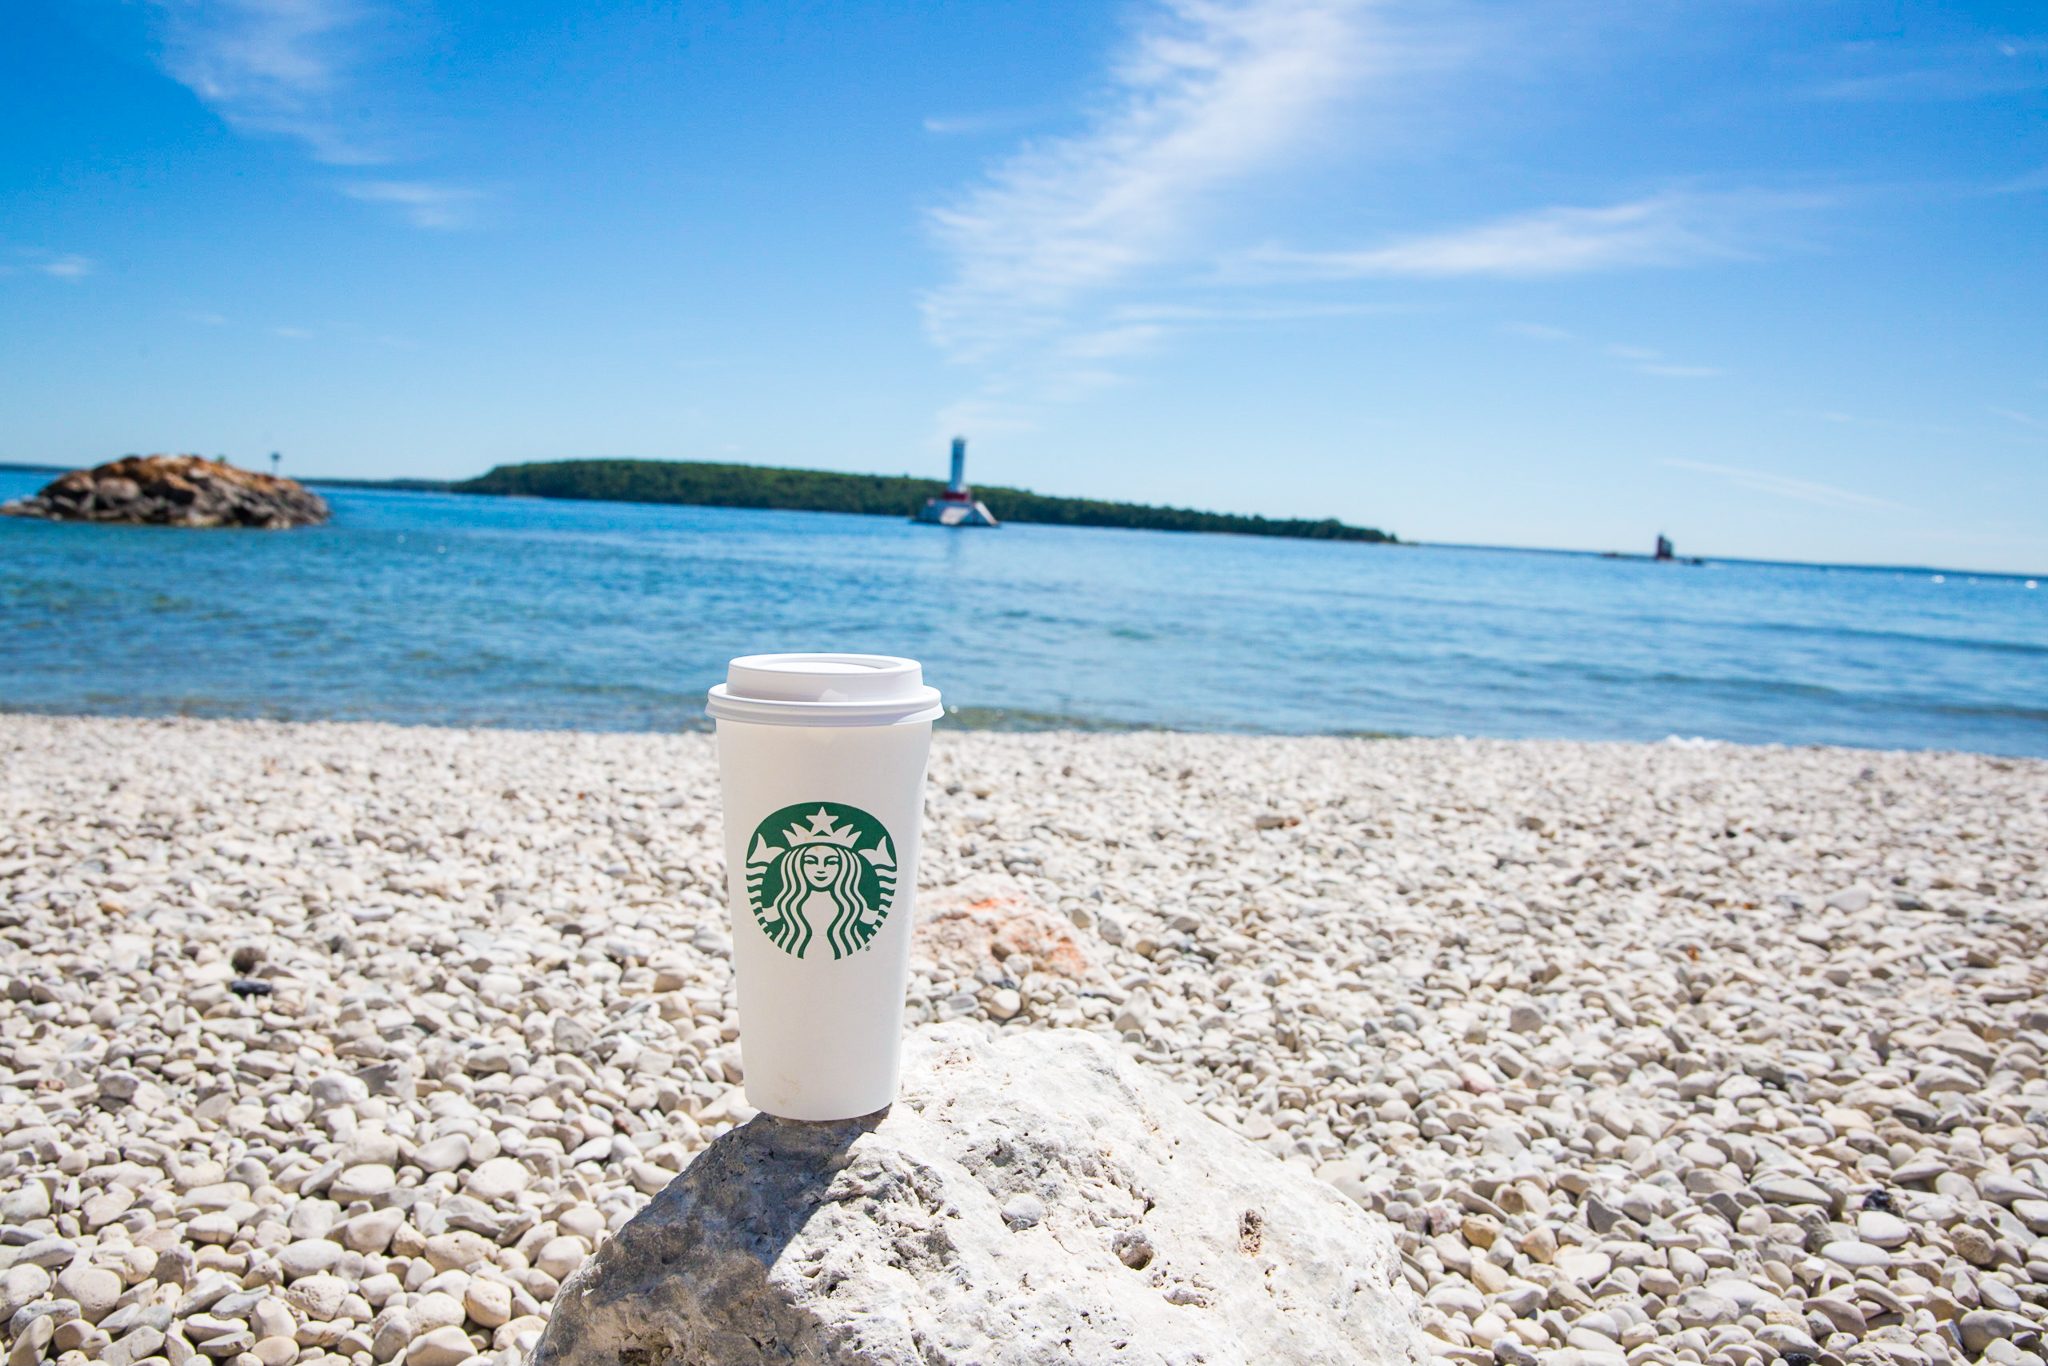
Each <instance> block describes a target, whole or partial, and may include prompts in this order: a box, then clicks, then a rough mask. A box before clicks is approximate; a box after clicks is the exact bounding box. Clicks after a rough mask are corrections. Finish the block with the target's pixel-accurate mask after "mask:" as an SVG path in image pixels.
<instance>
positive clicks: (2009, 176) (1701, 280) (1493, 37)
mask: <svg viewBox="0 0 2048 1366" xmlns="http://www.w3.org/2000/svg"><path fill="white" fill-rule="evenodd" d="M9 30H10V36H9V41H8V42H7V43H6V44H5V45H0V121H4V126H5V128H6V129H7V134H6V136H5V137H4V138H0V460H16V461H37V462H53V463H64V464H72V463H87V462H93V461H97V460H101V459H105V458H109V457H111V456H113V455H117V454H120V453H123V452H127V451H149V450H188V449H189V450H198V451H203V452H207V453H215V452H224V453H226V454H228V455H229V456H230V457H231V458H235V459H238V460H242V461H245V462H248V463H258V462H260V461H261V460H262V459H263V458H264V457H265V456H266V455H267V453H268V452H269V451H271V450H273V449H277V450H282V451H283V452H284V453H285V457H286V462H287V463H286V468H287V470H290V471H296V472H299V473H302V474H334V475H374V476H384V475H420V476H440V475H462V474H467V473H471V472H475V471H480V470H482V469H484V468H486V467H488V466H489V465H491V464H494V463H497V462H500V461H510V460H524V459H537V458H565V457H574V456H596V455H636V456H648V457H659V458H676V459H728V460H744V461H752V462H759V463H766V464H788V465H804V466H813V467H821V468H831V469H847V470H880V471H887V472H898V471H905V470H915V471H922V472H933V473H936V472H938V471H939V470H940V469H941V466H942V464H943V459H944V439H945V438H946V437H947V436H949V435H951V434H952V433H953V432H954V431H956V430H957V431H961V432H964V433H966V434H967V435H968V436H969V437H970V439H971V441H972V447H971V449H972V461H971V466H970V470H971V473H972V474H973V475H974V476H975V477H977V478H979V479H981V480H984V481H986V482H989V483H1014V484H1021V485H1025V486H1029V487H1033V488H1038V489H1041V490H1044V491H1046V492H1054V493H1074V494H1091V495H1098V496H1104V497H1116V498H1136V499H1142V500H1146V501H1154V502H1171V503H1179V504H1189V505H1195V506H1204V507H1215V508H1221V509H1228V510H1239V511H1260V512H1266V513H1272V514H1282V515H1327V514H1333V515H1337V516H1341V517H1344V518H1346V519H1348V520H1353V521H1358V522H1364V523H1369V524H1372V525H1378V526H1384V527H1388V528H1390V529H1392V530H1394V531H1396V532H1398V533H1399V534H1401V535H1403V536H1404V537H1409V538H1415V539H1428V540H1447V541H1476V542H1493V543H1503V544H1514V545H1536V546H1568V547H1588V548H1610V547H1612V548H1626V549H1644V548H1647V545H1648V543H1649V541H1650V539H1651V537H1652V536H1653V535H1654V534H1655V533H1656V532H1658V531H1660V530H1662V531H1664V532H1667V533H1668V534H1670V535H1671V536H1673V537H1674V538H1675V539H1676V540H1677V541H1678V543H1679V546H1680V549H1681V550H1683V551H1689V552H1697V553H1701V554H1709V555H1749V556H1763V557H1773V558H1795V559H1818V560H1841V561H1864V562H1870V561H1878V562H1889V563H1899V562H1907V563H1923V564H1946V565H1956V566H1962V567H1973V568H1987V569H2006V570H2020V571H2040V570H2043V569H2048V327H2044V326H2043V322H2042V320H2043V318H2048V224H2044V210H2048V121H2044V118H2043V115H2044V113H2048V19H2044V15H2043V12H2042V11H2041V9H2040V8H2039V7H2038V5H2028V4H2012V5H2004V6H2000V5H1988V4H1984V5H1968V4H1947V5H1933V4H1928V5H1878V4H1812V3H1789V2H1787V3H1761V2H1758V3H1722V4H1708V5H1700V4H1681V3H1662V2H1661V0H1643V2H1642V3H1631V4H1628V5H1613V4H1605V3H1548V2H1547V0H1535V2H1532V3H1525V4H1472V3H1462V2H1461V0H1447V2H1446V3H1426V4H1425V3H1412V4H1411V3H1403V2H1402V0H1386V2H1385V3H1378V4H1368V3H1353V2H1352V0H1240V2H1238V3H1214V4H1212V3H1207V2H1206V0H1179V2H1177V3H1158V2H1157V0H1153V2H1151V3H1135V4H1129V5H1122V6H1114V5H1107V6H1106V5H1067V4H1061V3H1055V2H1054V0H1032V3H1029V4H1006V3H978V4H975V5H967V6H962V5H938V4H891V5H879V4H876V5H825V4H805V5H788V6H782V5H775V6H771V5H765V4H748V5H738V6H711V5H692V6H679V7H654V6H619V7H595V6H579V5H576V4H573V3H570V4H560V3H550V4H537V3H505V4H498V5H492V6H476V5H466V6H451V5H436V4H415V5H407V6H404V7H398V6H380V5H378V4H374V3H371V0H224V2H221V0H217V2H215V3H207V4H196V3H184V2H183V0H177V2H171V3H128V4H114V3H95V2H94V0H77V2H76V3H62V4H38V3H33V0H32V3H30V4H29V5H27V6H26V7H16V8H15V9H14V10H13V11H12V12H11V14H10V19H9Z"/></svg>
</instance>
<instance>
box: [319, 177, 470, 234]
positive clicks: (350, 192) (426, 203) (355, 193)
mask: <svg viewBox="0 0 2048 1366" xmlns="http://www.w3.org/2000/svg"><path fill="white" fill-rule="evenodd" d="M341 192H342V193H343V194H345V195H347V196H348V197H349V198H350V199H359V200H361V201H363V202H364V203H366V204H389V205H391V206H392V207H393V208H395V209H397V210H398V212H400V213H401V214H403V215H404V216H405V219H406V221H407V222H409V223H411V224H412V225H413V226H414V227H416V228H440V229H450V228H461V227H467V226H468V225H469V223H470V221H471V215H472V214H473V212H474V210H475V208H476V204H477V201H478V200H479V199H480V198H482V196H481V195H480V194H479V193H478V192H477V191H475V190H471V189H465V188H463V187H461V186H456V185H436V184H434V183H432V182H430V181H424V180H368V181H357V182H355V183H353V184H348V185H344V186H342V187H341Z"/></svg>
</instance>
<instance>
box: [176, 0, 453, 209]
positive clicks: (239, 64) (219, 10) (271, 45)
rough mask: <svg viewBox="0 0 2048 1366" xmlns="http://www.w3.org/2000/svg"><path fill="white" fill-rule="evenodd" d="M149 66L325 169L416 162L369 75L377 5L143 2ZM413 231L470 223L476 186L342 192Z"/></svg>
mask: <svg viewBox="0 0 2048 1366" xmlns="http://www.w3.org/2000/svg"><path fill="white" fill-rule="evenodd" d="M149 2H150V12H151V14H152V15H153V16H154V18H155V20H156V30H157V35H158V47H159V51H158V55H157V60H158V63H159V65H161V66H162V68H163V69H164V71H165V73H166V74H168V75H169V76H170V77H171V78H172V79H174V80H176V81H178V82H180V83H181V84H183V85H185V86H187V87H188V88H190V89H191V91H192V92H193V93H194V94H195V95H197V96H198V97H199V98H200V99H201V100H202V101H204V102H205V104H206V106H207V107H208V108H209V109H211V110H213V112H214V113H215V114H217V115H219V117H220V118H221V120H222V121H223V122H225V123H226V124H227V125H228V126H229V127H231V128H234V129H236V130H238V131H240V132H243V133H247V134H251V135H254V136H259V137H275V138H284V139H287V140H289V141H292V142H296V143H298V144H299V145H301V146H302V147H304V148H305V149H306V151H307V153H308V154H309V155H311V156H312V158H313V159H314V160H315V161H318V162H322V163H324V164H328V165H334V166H391V165H396V164H398V163H400V162H402V161H404V160H406V159H408V158H411V157H414V156H416V155H417V154H416V152H415V151H414V150H413V149H412V148H411V147H410V146H409V143H410V142H411V138H410V137H409V136H408V135H407V134H406V133H404V132H403V131H402V130H400V129H399V128H398V127H397V126H396V124H395V122H394V120H393V119H392V118H391V117H390V115H389V111H388V109H386V108H385V107H384V106H385V104H386V103H387V102H386V101H385V100H383V99H381V98H380V96H379V92H378V91H377V90H376V89H375V88H374V86H373V84H372V83H371V82H370V81H369V80H368V79H367V76H366V73H367V72H369V71H371V70H374V67H373V65H372V59H373V58H374V57H375V56H376V55H377V53H376V51H375V48H376V47H377V46H378V45H379V44H380V42H383V41H388V40H387V39H385V38H384V37H383V35H385V34H386V33H387V32H388V31H389V30H390V28H391V27H392V24H391V21H392V19H393V16H392V15H390V14H388V13H386V12H385V11H384V10H383V9H382V8H380V6H379V3H378V0H149ZM340 188H341V190H342V193H344V194H347V195H348V196H349V197H350V198H353V199H358V200H362V201H365V202H368V203H375V204H385V205H389V206H390V207H391V208H393V209H395V210H396V211H397V212H398V213H399V214H400V215H401V216H402V217H403V218H404V219H405V220H406V221H407V222H409V223H411V224H413V225H414V226H415V227H422V228H438V229H446V228H454V227H460V226H463V225H464V224H465V223H467V222H468V221H469V216H470V213H471V210H472V209H473V207H474V204H475V202H476V201H477V200H478V199H480V198H481V196H480V194H479V193H478V192H477V191H475V190H469V189H461V188H458V187H455V186H450V185H443V184H431V183H428V182H425V181H420V180H413V179H400V178H395V177H394V178H391V179H384V180H374V181H367V182H358V183H351V184H345V185H343V186H341V187H340Z"/></svg>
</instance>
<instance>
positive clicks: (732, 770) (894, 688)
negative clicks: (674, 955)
mask: <svg viewBox="0 0 2048 1366" xmlns="http://www.w3.org/2000/svg"><path fill="white" fill-rule="evenodd" d="M707 710H708V711H709V712H710V713H711V716H712V717H713V718H714V719H715V720H716V721H717V722H718V772H719V779H720V783H721V785H722V787H723V789H724V794H725V862H726V871H727V878H726V887H727V896H728V898H729V900H730V904H731V907H732V922H733V966H734V970H735V972H736V973H737V974H738V976H739V1005H740V1061H741V1063H742V1064H743V1065H744V1067H745V1069H746V1074H747V1082H746V1085H747V1103H748V1104H750V1105H753V1106H754V1107H755V1108H757V1109H760V1110H765V1111H767V1112H768V1113H769V1114H771V1115H779V1116H781V1117H782V1118H784V1119H808V1120H829V1119H851V1118H853V1117H855V1116H857V1115H866V1114H872V1113H873V1112H874V1111H876V1110H879V1109H882V1108H883V1107H884V1106H886V1105H888V1104H890V1103H891V1102H892V1101H894V1100H895V1099H896V1080H897V1072H898V1067H899V1064H900V1061H901V1053H902V1041H903V996H904V989H905V986H906V984H907V981H908V978H909V971H910V932H911V926H912V922H913V920H914V919H915V915H916V902H917V845H918V823H919V820H920V818H921V816H922V815H923V811H924V775H925V761H926V758H927V756H928V755H929V752H930V750H931V737H932V722H933V721H934V720H936V719H937V718H938V717H939V716H940V714H941V712H940V708H939V694H938V691H937V690H936V689H934V688H929V687H926V686H925V683H924V671H923V669H921V668H920V667H919V665H918V663H917V661H916V660H912V659H897V658H894V657H891V656H888V655H843V654H786V655H748V656H745V657H744V658H741V659H735V660H734V661H732V664H731V666H730V667H729V669H728V670H727V673H726V681H725V682H724V683H722V684H720V685H718V686H717V687H715V688H713V689H712V690H711V701H710V705H709V707H708V708H707Z"/></svg>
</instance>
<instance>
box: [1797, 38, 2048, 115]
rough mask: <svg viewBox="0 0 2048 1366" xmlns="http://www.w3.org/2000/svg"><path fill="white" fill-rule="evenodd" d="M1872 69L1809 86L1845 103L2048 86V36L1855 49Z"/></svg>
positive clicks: (1969, 96) (1976, 95)
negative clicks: (1938, 45) (1944, 44)
mask: <svg viewBox="0 0 2048 1366" xmlns="http://www.w3.org/2000/svg"><path fill="white" fill-rule="evenodd" d="M1852 55H1853V56H1854V58H1855V59H1856V60H1857V61H1858V62H1859V63H1860V64H1862V65H1864V66H1865V67H1866V68H1869V69H1865V70H1863V71H1860V72H1857V73H1856V74H1854V75H1844V76H1838V77H1835V78H1832V79H1828V80H1824V81H1821V82H1819V83H1818V84H1816V85H1814V86H1812V87H1811V88H1810V89H1808V90H1807V92H1806V93H1807V94H1808V95H1809V96H1810V97H1812V98H1814V99H1821V100H1843V101H1855V102H1866V101H1880V100H1886V101H1891V100H1925V101H1942V100H1979V99H1993V98H1997V97H1999V96H2003V95H2022V94H2028V93H2031V92H2033V91H2037V90H2043V89H2048V40H2044V39H2041V38H2002V39H1994V38H1984V39H1980V40H1977V41H1975V42H1970V43H1958V44H1950V45H1947V46H1944V47H1936V48H1921V49H1915V48H1910V47H1905V46H1903V45H1899V46H1894V47H1878V46H1872V47H1868V48H1858V49H1855V50H1854V51H1853V54H1852Z"/></svg>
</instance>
